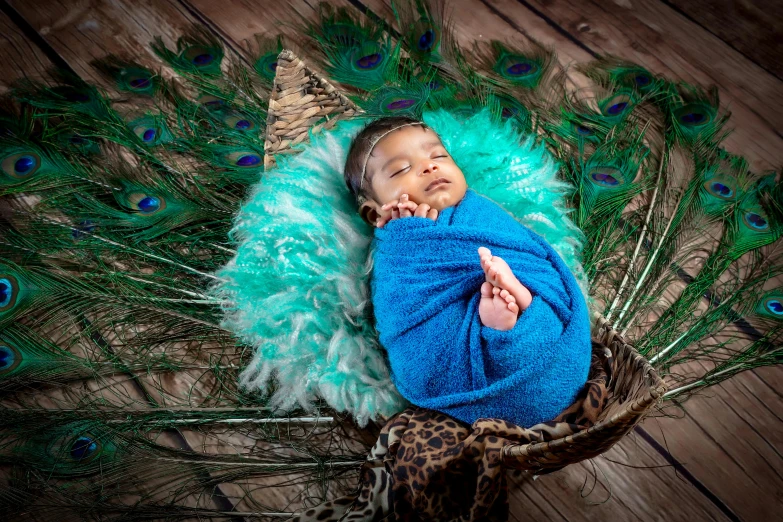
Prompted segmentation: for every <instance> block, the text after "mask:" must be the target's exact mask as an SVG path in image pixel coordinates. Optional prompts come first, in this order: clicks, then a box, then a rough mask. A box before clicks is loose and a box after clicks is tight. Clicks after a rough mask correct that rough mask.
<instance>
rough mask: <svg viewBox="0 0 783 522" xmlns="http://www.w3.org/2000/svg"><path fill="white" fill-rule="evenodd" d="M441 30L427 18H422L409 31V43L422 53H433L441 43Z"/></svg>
mask: <svg viewBox="0 0 783 522" xmlns="http://www.w3.org/2000/svg"><path fill="white" fill-rule="evenodd" d="M440 37H441V35H440V31H438V28H437V27H435V25H434V24H433V23H432V22H431V21H430V20H429V19H427V18H421V19H420V20H419V21H418V22H416V23H415V24H413V27H412V28H411V30H410V31H409V32H408V45H409V46H410V47H411V48H412V49H415V50H416V51H418V52H420V53H433V52H435V51H437V50H438V46H439V45H440Z"/></svg>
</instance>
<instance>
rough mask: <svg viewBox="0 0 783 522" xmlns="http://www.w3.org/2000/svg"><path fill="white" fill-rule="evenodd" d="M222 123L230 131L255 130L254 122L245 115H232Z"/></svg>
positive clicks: (226, 117)
mask: <svg viewBox="0 0 783 522" xmlns="http://www.w3.org/2000/svg"><path fill="white" fill-rule="evenodd" d="M223 123H225V124H226V126H228V127H229V128H231V129H236V130H239V131H251V130H255V129H256V128H257V125H256V122H255V121H254V120H253V119H252V118H251V117H250V116H247V115H246V114H241V113H233V114H229V115H228V116H225V117H224V118H223Z"/></svg>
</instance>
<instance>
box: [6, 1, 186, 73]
mask: <svg viewBox="0 0 783 522" xmlns="http://www.w3.org/2000/svg"><path fill="white" fill-rule="evenodd" d="M8 3H9V4H10V5H11V6H12V7H13V8H14V9H16V11H17V12H18V13H19V14H20V15H21V16H23V17H24V19H25V20H27V22H28V23H29V24H30V25H31V26H32V27H33V28H34V29H35V30H36V31H38V33H39V34H40V35H41V36H42V37H43V38H44V39H45V40H46V42H47V43H48V44H49V45H50V46H51V47H52V48H53V49H55V51H56V52H57V53H58V54H59V55H60V56H61V57H62V58H63V59H64V60H65V61H66V62H67V63H68V64H69V65H70V66H71V67H72V68H73V69H74V70H75V71H76V73H77V74H79V76H81V77H82V78H83V79H85V80H87V81H90V82H93V83H97V84H105V79H104V78H103V77H102V76H101V75H100V74H99V73H98V71H96V70H95V68H93V67H92V66H91V65H90V61H92V60H94V59H96V58H102V57H104V56H106V55H108V54H112V53H115V54H119V55H121V56H123V57H125V58H130V59H134V60H136V61H138V62H139V63H141V64H144V65H151V66H155V67H156V68H159V67H160V65H161V61H160V59H159V58H158V57H157V56H156V55H155V54H154V53H153V52H152V49H151V47H150V45H149V44H150V42H151V41H152V40H153V38H154V37H155V36H161V37H163V41H164V42H165V43H166V44H167V45H168V46H170V47H172V48H173V47H174V44H175V42H176V40H177V38H178V37H179V36H181V35H182V32H183V31H184V30H185V28H187V27H188V26H190V25H191V24H194V23H198V20H196V19H195V18H193V17H192V16H191V15H190V13H188V12H187V10H186V9H185V8H184V7H183V6H182V5H181V4H180V3H179V2H174V1H171V2H160V1H154V0H142V1H138V2H129V1H118V2H108V1H98V2H84V1H81V0H57V1H55V0H52V1H47V2H27V1H24V0H9V2H8Z"/></svg>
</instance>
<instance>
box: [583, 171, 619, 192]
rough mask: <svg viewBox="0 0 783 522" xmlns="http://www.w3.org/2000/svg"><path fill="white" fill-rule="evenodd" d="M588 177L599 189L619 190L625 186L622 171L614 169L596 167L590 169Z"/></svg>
mask: <svg viewBox="0 0 783 522" xmlns="http://www.w3.org/2000/svg"><path fill="white" fill-rule="evenodd" d="M588 177H589V178H590V181H592V182H593V183H594V184H596V185H598V186H599V187H606V188H617V187H620V186H622V185H624V184H625V176H624V175H623V173H622V171H621V170H619V169H616V168H614V167H608V166H605V167H594V168H592V169H590V171H589V173H588Z"/></svg>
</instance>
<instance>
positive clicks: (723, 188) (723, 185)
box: [704, 175, 737, 201]
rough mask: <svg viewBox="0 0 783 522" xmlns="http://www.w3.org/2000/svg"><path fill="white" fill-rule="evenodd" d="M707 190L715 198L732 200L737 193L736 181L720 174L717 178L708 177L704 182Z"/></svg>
mask: <svg viewBox="0 0 783 522" xmlns="http://www.w3.org/2000/svg"><path fill="white" fill-rule="evenodd" d="M704 188H705V189H706V190H707V192H708V193H709V194H710V195H711V196H714V197H716V198H719V199H722V200H727V201H728V200H733V199H735V197H736V195H737V183H736V181H735V180H734V179H733V178H731V177H729V176H725V175H724V176H721V177H719V178H717V179H710V180H707V182H706V183H704Z"/></svg>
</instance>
